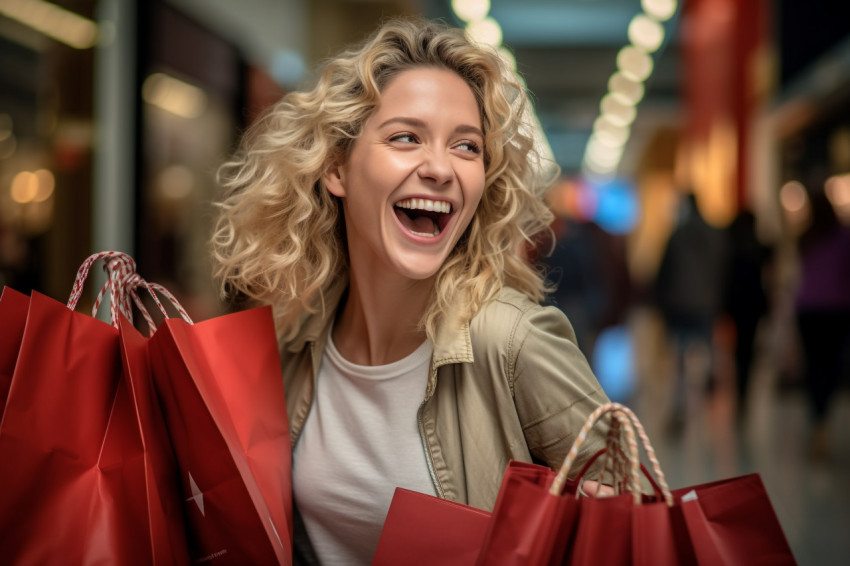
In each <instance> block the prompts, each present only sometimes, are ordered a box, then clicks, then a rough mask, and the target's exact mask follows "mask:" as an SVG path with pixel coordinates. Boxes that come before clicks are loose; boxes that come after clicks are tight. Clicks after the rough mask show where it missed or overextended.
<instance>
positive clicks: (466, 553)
mask: <svg viewBox="0 0 850 566" xmlns="http://www.w3.org/2000/svg"><path fill="white" fill-rule="evenodd" d="M489 520H490V513H488V512H487V511H483V510H481V509H476V508H475V507H471V506H469V505H463V504H462V503H457V502H454V501H449V500H447V499H440V498H439V497H434V496H433V495H427V494H425V493H419V492H416V491H411V490H408V489H404V488H396V490H395V493H394V494H393V499H392V502H391V503H390V509H389V511H388V512H387V518H386V521H385V522H384V527H383V529H382V530H381V538H380V539H379V540H378V547H377V550H376V551H375V556H374V558H373V560H372V566H396V565H398V564H405V565H406V566H434V565H436V564H439V565H440V566H472V565H473V564H475V560H476V558H477V557H478V552H479V550H480V548H481V543H482V542H483V540H484V534H485V532H486V530H487V525H488V523H489Z"/></svg>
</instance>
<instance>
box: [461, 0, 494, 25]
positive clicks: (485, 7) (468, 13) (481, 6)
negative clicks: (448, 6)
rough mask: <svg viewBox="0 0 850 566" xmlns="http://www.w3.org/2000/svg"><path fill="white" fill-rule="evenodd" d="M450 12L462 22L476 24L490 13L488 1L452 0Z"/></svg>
mask: <svg viewBox="0 0 850 566" xmlns="http://www.w3.org/2000/svg"><path fill="white" fill-rule="evenodd" d="M452 10H454V13H455V15H456V16H457V17H458V18H459V19H460V20H462V21H464V22H467V23H469V22H477V21H480V20H483V19H484V18H486V17H487V14H488V13H489V12H490V0H452Z"/></svg>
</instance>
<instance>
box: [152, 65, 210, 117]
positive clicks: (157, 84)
mask: <svg viewBox="0 0 850 566" xmlns="http://www.w3.org/2000/svg"><path fill="white" fill-rule="evenodd" d="M142 98H144V100H145V102H147V103H148V104H152V105H154V106H157V107H158V108H161V109H163V110H166V111H167V112H171V113H172V114H176V115H177V116H181V117H183V118H197V117H198V116H200V115H201V114H203V113H204V110H206V105H207V96H206V94H204V91H203V90H201V89H200V88H198V87H196V86H193V85H190V84H189V83H186V82H183V81H181V80H179V79H175V78H174V77H171V76H169V75H166V74H164V73H154V74H152V75H151V76H149V77H148V78H147V79H145V82H144V84H143V85H142Z"/></svg>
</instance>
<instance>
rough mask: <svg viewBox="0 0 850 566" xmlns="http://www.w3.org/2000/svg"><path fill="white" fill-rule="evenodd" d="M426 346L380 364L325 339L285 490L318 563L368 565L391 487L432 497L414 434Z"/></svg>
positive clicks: (427, 359) (428, 357)
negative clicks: (362, 360) (355, 360)
mask: <svg viewBox="0 0 850 566" xmlns="http://www.w3.org/2000/svg"><path fill="white" fill-rule="evenodd" d="M431 352H432V346H431V343H430V341H427V340H426V341H425V342H424V343H423V344H422V345H421V346H420V347H419V348H418V349H416V351H414V352H413V353H412V354H410V355H409V356H407V357H406V358H404V359H402V360H399V361H397V362H394V363H391V364H388V365H384V366H359V365H355V364H352V363H351V362H349V361H348V360H346V359H344V358H343V357H342V356H341V355H340V353H339V351H338V350H337V349H336V346H334V344H333V341H332V340H329V341H328V345H327V347H326V349H325V352H324V356H323V357H322V362H321V366H320V368H319V374H318V376H317V378H316V382H317V383H316V398H315V401H314V403H313V407H312V409H311V411H310V414H309V416H308V417H307V421H306V423H304V429H303V431H302V432H301V437H300V439H299V440H298V443H297V445H296V447H295V452H294V458H293V471H292V475H293V478H292V481H293V493H294V497H295V501H296V503H297V505H298V509H299V511H300V512H301V515H302V517H303V519H304V525H305V527H306V529H307V533H308V534H309V535H310V541H311V542H312V543H313V547H314V549H315V550H316V554H317V556H318V558H319V561H320V562H321V564H323V565H324V566H333V565H336V564H339V565H345V566H350V565H355V564H367V565H368V564H370V563H371V561H372V557H373V555H374V553H375V549H376V547H377V545H378V539H379V538H380V534H381V528H382V527H383V524H384V519H385V518H386V515H387V511H388V509H389V506H390V501H391V500H392V496H393V492H394V491H395V488H396V487H397V486H398V487H404V488H407V489H410V490H414V491H419V492H423V493H428V494H430V495H435V490H434V485H433V482H432V480H431V475H430V473H429V471H428V464H427V461H426V459H425V449H424V447H423V445H422V440H421V438H420V436H419V424H418V420H417V411H418V410H419V406H420V405H421V404H422V400H423V399H424V396H425V386H426V383H427V380H428V369H429V362H430V360H431Z"/></svg>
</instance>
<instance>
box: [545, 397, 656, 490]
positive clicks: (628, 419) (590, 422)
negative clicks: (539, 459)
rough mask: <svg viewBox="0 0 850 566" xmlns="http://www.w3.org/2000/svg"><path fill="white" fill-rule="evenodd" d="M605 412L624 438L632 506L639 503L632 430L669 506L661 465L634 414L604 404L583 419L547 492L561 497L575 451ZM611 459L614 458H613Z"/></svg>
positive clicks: (638, 458)
mask: <svg viewBox="0 0 850 566" xmlns="http://www.w3.org/2000/svg"><path fill="white" fill-rule="evenodd" d="M609 413H610V414H611V417H612V419H616V422H617V425H612V426H619V427H621V428H623V429H624V432H625V435H626V447H627V448H628V460H629V462H628V463H629V468H630V473H629V476H630V477H629V482H628V483H630V484H631V488H632V494H633V497H634V500H635V504H639V503H640V500H641V494H640V479H639V478H640V471H639V470H640V457H639V454H638V446H637V441H636V440H635V431H637V435H638V437H639V438H640V440H641V444H643V447H644V451H645V452H646V454H647V458H648V459H649V461H650V464H651V465H652V471H653V473H654V474H655V477H656V478H657V479H658V483H659V486H660V488H661V492H662V494H663V496H664V500H665V502H666V503H667V505H668V506H672V505H673V495H672V494H671V493H670V488H669V487H668V485H667V480H666V477H665V476H664V472H662V471H661V465H660V463H659V462H658V458H657V456H656V454H655V450H654V449H653V448H652V444H651V443H650V441H649V437H648V436H647V434H646V430H645V429H644V428H643V425H642V424H641V423H640V421H639V420H638V418H637V416H636V415H635V414H634V412H632V410H631V409H629V408H628V407H626V406H625V405H622V404H620V403H606V404H604V405H600V406H599V407H597V408H596V410H595V411H593V412H592V413H591V414H590V415H589V416H588V417H587V421H586V422H585V423H584V426H582V428H581V430H580V431H579V434H578V436H577V437H576V439H575V442H573V446H572V447H571V448H570V451H569V452H568V453H567V457H566V458H565V459H564V463H563V465H562V466H561V469H560V470H559V471H558V473H557V475H556V476H555V480H554V481H553V482H552V486H551V488H550V489H549V492H550V493H552V494H553V495H558V496H560V495H561V493H562V492H563V489H564V485H565V484H566V481H567V476H568V474H569V472H570V468H571V467H572V465H573V462H575V459H576V456H577V455H578V451H579V449H580V448H581V446H582V445H583V444H584V441H585V440H586V439H587V435H588V433H589V432H590V430H591V429H592V428H593V426H594V425H595V424H596V422H597V421H598V420H599V419H600V418H602V416H603V415H605V414H609ZM612 422H613V421H612ZM616 452H617V450H615V454H616ZM614 457H615V458H616V456H614Z"/></svg>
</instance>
